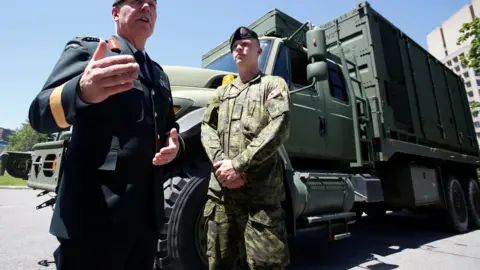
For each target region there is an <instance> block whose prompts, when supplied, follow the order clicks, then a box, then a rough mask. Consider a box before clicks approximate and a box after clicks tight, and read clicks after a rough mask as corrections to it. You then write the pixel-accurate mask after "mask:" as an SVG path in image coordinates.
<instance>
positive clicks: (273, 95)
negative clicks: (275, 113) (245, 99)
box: [266, 87, 281, 101]
mask: <svg viewBox="0 0 480 270" xmlns="http://www.w3.org/2000/svg"><path fill="white" fill-rule="evenodd" d="M280 91H281V89H280V87H277V88H275V89H274V90H273V91H272V92H270V94H268V97H267V100H266V101H269V100H270V99H272V98H274V97H276V96H277V95H278V94H280Z"/></svg>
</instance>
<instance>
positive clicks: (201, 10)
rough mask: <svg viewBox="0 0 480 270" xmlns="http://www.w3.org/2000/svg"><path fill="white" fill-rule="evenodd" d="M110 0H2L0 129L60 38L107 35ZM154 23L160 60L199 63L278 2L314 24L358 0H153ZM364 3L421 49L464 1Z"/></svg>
mask: <svg viewBox="0 0 480 270" xmlns="http://www.w3.org/2000/svg"><path fill="white" fill-rule="evenodd" d="M112 2H113V0H82V1H71V0H70V1H69V0H48V1H39V0H23V1H2V13H1V15H0V37H1V42H0V51H1V52H3V53H2V55H1V61H0V81H1V86H0V127H3V128H9V129H16V128H18V127H20V125H21V123H22V122H24V121H25V120H26V119H27V117H28V109H29V107H30V104H31V102H32V100H33V99H34V98H35V96H36V95H37V94H38V93H39V91H40V90H41V88H42V87H43V85H44V83H45V80H46V79H47V77H48V76H49V74H50V72H51V70H52V68H53V66H54V65H55V63H56V62H57V61H58V58H59V56H60V53H61V52H62V50H63V47H64V46H65V44H66V42H67V41H68V40H70V39H72V38H74V37H76V36H83V35H90V36H96V37H100V38H104V39H107V38H108V37H109V36H110V35H111V34H113V32H114V25H113V21H112V18H111V3H112ZM157 2H158V4H157V13H158V18H157V24H156V28H155V32H154V34H153V35H152V36H151V37H150V39H149V40H148V42H147V44H146V50H147V52H148V53H149V55H150V56H151V57H152V58H153V59H154V60H155V61H157V62H158V63H159V64H161V65H178V66H190V67H200V66H201V60H202V54H204V53H206V52H208V51H209V50H210V49H212V48H214V47H215V46H217V45H219V44H220V43H222V42H223V41H225V40H227V39H228V38H229V37H230V35H231V34H232V32H233V31H234V30H235V29H236V28H237V27H238V26H240V25H249V24H250V23H252V22H254V21H255V20H256V19H258V18H260V17H261V16H263V15H264V14H265V13H267V12H268V11H270V10H272V9H274V8H277V9H279V10H281V11H283V12H285V13H286V14H288V15H290V16H292V17H293V18H295V19H297V20H299V21H301V22H306V21H310V22H312V23H313V24H315V25H320V24H323V23H326V22H328V21H330V20H332V19H334V18H336V17H338V16H340V15H342V14H344V13H346V12H349V11H350V10H352V9H354V8H355V7H356V5H357V4H359V3H361V1H360V0H334V1H325V0H295V1H286V0H277V1H274V0H242V1H219V0H205V1H198V0H197V1H195V0H174V1H162V0H157ZM368 2H369V3H370V4H371V6H372V7H373V8H374V9H375V10H376V11H378V12H379V13H380V14H382V15H383V16H384V17H385V18H387V19H388V20H389V21H390V22H391V23H393V24H394V25H395V26H397V27H398V28H399V29H400V30H402V31H403V32H404V33H405V34H407V35H408V36H410V37H411V38H412V39H413V40H415V41H416V42H417V43H418V44H420V45H421V46H423V47H424V48H425V49H427V50H428V48H427V42H426V37H427V34H428V33H429V32H430V31H432V30H433V29H435V27H437V26H439V25H440V24H441V23H442V22H443V21H445V20H447V19H448V18H449V17H450V16H452V15H453V14H454V13H455V12H456V11H457V10H459V9H460V8H462V7H463V6H465V5H466V4H468V3H469V2H470V1H469V0H403V1H399V0H371V1H368Z"/></svg>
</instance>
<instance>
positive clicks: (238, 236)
mask: <svg viewBox="0 0 480 270" xmlns="http://www.w3.org/2000/svg"><path fill="white" fill-rule="evenodd" d="M204 216H205V217H206V218H207V222H208V226H207V256H208V261H209V269H210V270H232V269H242V270H247V269H250V270H253V269H255V270H257V269H265V270H267V269H268V270H277V269H284V268H285V267H286V266H287V265H288V264H289V263H290V254H289V250H288V243H287V234H286V229H285V222H284V212H283V209H282V207H281V205H276V206H270V205H269V206H265V205H248V206H246V205H242V204H235V203H233V202H223V201H222V202H214V201H212V200H211V199H209V200H208V201H207V204H206V205H205V211H204Z"/></svg>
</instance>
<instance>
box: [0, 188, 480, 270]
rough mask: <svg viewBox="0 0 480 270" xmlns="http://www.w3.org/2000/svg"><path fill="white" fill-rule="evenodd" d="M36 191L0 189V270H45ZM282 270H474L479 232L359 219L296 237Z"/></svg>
mask: <svg viewBox="0 0 480 270" xmlns="http://www.w3.org/2000/svg"><path fill="white" fill-rule="evenodd" d="M38 193H39V192H38V191H33V190H16V189H0V269H2V270H10V269H12V270H13V269H14V270H23V269H25V270H30V269H40V270H47V269H48V270H50V269H55V266H54V265H53V264H51V265H49V266H42V265H40V264H43V263H45V262H47V263H48V262H50V261H52V257H53V256H52V253H53V251H54V250H55V248H56V246H57V243H56V240H55V238H54V237H53V236H52V235H50V234H49V233H48V226H49V223H50V218H51V215H52V210H51V208H44V209H41V210H36V209H35V207H36V206H37V205H38V204H40V203H42V202H43V201H45V200H47V199H48V197H47V196H44V197H41V198H37V197H36V195H37V194H38ZM291 245H292V252H293V253H292V265H291V266H290V267H289V268H288V269H298V270H310V269H315V270H317V269H329V270H330V269H334V270H337V269H338V270H347V269H355V270H357V269H371V270H391V269H407V270H431V269H435V270H450V269H452V270H463V269H465V270H476V269H480V230H478V231H473V232H469V233H466V234H463V235H451V234H447V233H444V232H442V229H441V227H440V226H438V224H435V223H434V222H432V221H431V220H428V219H421V218H418V217H415V216H412V215H405V214H390V215H387V216H386V217H385V218H383V219H381V220H374V219H370V218H368V217H365V216H364V217H363V218H362V219H361V220H360V221H358V222H357V223H356V224H354V225H353V227H352V237H351V238H349V239H345V240H341V241H336V242H329V241H327V238H326V235H325V231H322V230H320V231H310V232H304V233H301V234H300V235H299V236H298V237H297V238H296V239H295V240H292V242H291Z"/></svg>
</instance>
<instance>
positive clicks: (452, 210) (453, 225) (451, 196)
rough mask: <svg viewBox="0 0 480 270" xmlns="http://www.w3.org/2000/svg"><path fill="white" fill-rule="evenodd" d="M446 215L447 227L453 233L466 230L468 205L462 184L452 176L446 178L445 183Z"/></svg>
mask: <svg viewBox="0 0 480 270" xmlns="http://www.w3.org/2000/svg"><path fill="white" fill-rule="evenodd" d="M445 204H446V208H447V211H446V216H447V221H448V224H449V229H450V230H451V231H452V232H454V233H464V232H466V231H467V230H468V207H467V200H466V199H465V194H464V192H463V188H462V185H461V184H460V182H459V181H458V180H457V179H456V178H455V177H453V176H449V177H447V178H446V183H445Z"/></svg>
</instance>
